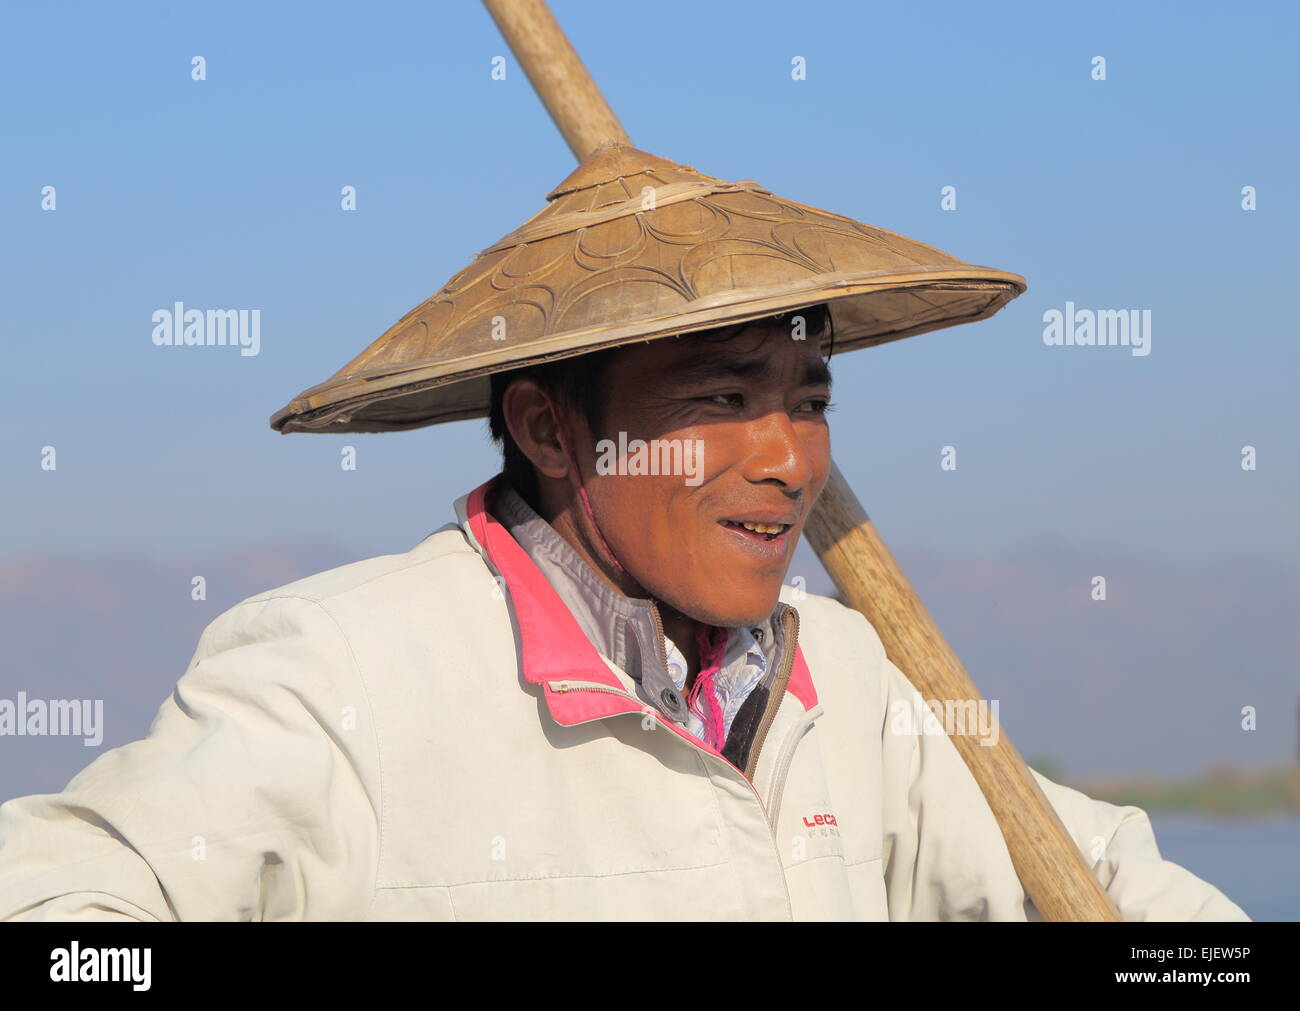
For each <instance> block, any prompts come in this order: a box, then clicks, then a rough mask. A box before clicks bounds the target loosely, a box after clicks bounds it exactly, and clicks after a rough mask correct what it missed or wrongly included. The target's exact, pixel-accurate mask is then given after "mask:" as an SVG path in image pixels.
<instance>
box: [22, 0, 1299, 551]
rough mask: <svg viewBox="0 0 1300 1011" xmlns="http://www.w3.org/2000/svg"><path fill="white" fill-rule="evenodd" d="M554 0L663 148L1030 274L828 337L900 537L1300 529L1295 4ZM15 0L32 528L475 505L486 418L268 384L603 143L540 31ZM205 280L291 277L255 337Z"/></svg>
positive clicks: (168, 529)
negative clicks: (436, 415)
mask: <svg viewBox="0 0 1300 1011" xmlns="http://www.w3.org/2000/svg"><path fill="white" fill-rule="evenodd" d="M1072 6H1074V7H1075V9H1071V7H1072ZM554 10H555V11H556V13H557V16H558V17H559V19H560V20H561V23H562V24H564V25H565V26H566V27H567V29H568V30H569V32H570V34H571V36H572V37H573V39H574V41H575V44H576V45H577V46H578V47H579V50H580V52H581V53H582V54H583V55H584V57H585V59H586V60H587V62H588V64H589V66H590V67H591V69H592V71H593V73H594V74H595V76H596V78H597V80H598V81H599V83H600V84H601V86H602V87H603V89H604V90H605V92H606V94H607V96H608V98H609V100H610V102H611V104H612V105H613V106H614V107H615V109H616V110H617V111H618V112H619V114H620V115H621V117H622V118H623V120H624V123H625V125H626V127H627V129H628V131H629V133H630V134H631V136H632V138H633V140H634V141H635V142H637V143H638V144H639V145H640V146H642V147H643V148H645V149H647V150H650V151H653V152H655V153H658V154H662V155H665V156H668V157H672V158H675V159H678V160H681V161H684V162H686V163H688V164H692V165H694V166H696V167H697V168H699V169H701V170H702V171H705V172H708V173H711V174H715V175H719V176H722V177H724V178H754V179H757V180H758V181H760V182H761V183H763V184H764V185H765V186H768V187H769V188H771V189H772V190H774V191H775V192H777V193H780V194H782V195H784V196H788V197H791V198H793V199H797V200H800V201H803V202H807V203H811V204H814V205H816V206H821V207H825V208H827V209H830V210H834V211H837V212H840V213H844V214H848V215H850V216H854V217H857V218H859V219H861V220H865V221H868V222H871V223H873V224H877V225H881V226H883V227H886V228H890V229H893V230H896V231H900V232H903V233H904V234H907V235H910V236H914V237H916V238H919V239H921V240H922V241H925V242H928V243H931V244H933V245H937V246H939V247H941V248H943V249H946V250H949V251H951V252H953V253H955V254H956V255H959V256H962V257H964V258H966V259H968V260H970V261H972V262H976V263H982V264H988V265H992V266H997V267H1001V268H1004V269H1009V270H1013V271H1017V272H1019V273H1021V274H1023V275H1024V276H1025V277H1026V278H1027V279H1028V281H1029V291H1028V293H1027V294H1025V295H1023V296H1021V298H1019V299H1018V300H1017V301H1015V302H1013V303H1012V304H1011V305H1010V306H1009V307H1008V308H1007V309H1006V310H1004V311H1003V312H1002V313H1001V314H1000V315H999V316H998V317H996V318H995V319H993V320H991V321H988V322H984V323H981V324H976V325H974V326H967V327H959V328H955V329H952V330H948V331H945V332H940V333H936V334H929V335H924V336H922V337H921V338H917V339H910V340H906V341H902V342H900V343H897V344H894V345H891V346H888V347H883V348H879V349H873V350H870V351H869V352H857V353H854V354H852V355H848V356H846V357H845V358H844V359H842V360H840V361H838V362H837V363H835V365H836V372H837V384H836V387H837V399H838V409H837V412H836V414H835V424H836V428H835V433H836V436H837V450H836V456H837V460H838V462H839V464H840V466H841V468H843V469H844V470H845V471H846V472H847V473H848V474H849V476H850V477H851V479H852V480H853V482H854V484H855V486H856V487H857V488H858V490H859V494H860V495H861V497H862V498H863V500H864V503H865V504H866V506H867V508H868V510H869V511H870V512H871V514H872V516H873V517H874V518H875V519H876V520H877V522H878V523H879V525H880V526H881V528H882V530H883V531H884V532H885V534H886V536H887V537H889V538H891V539H899V540H902V541H916V542H921V543H924V544H925V545H926V546H927V547H930V548H939V549H948V550H952V551H969V550H977V551H978V550H994V551H997V550H1005V549H1008V548H1010V547H1013V546H1015V545H1017V544H1020V543H1022V542H1024V541H1025V540H1026V539H1033V538H1037V537H1043V536H1049V537H1062V538H1067V539H1069V540H1071V541H1072V542H1076V543H1080V544H1085V545H1096V546H1098V547H1105V548H1116V549H1121V550H1131V551H1134V552H1143V553H1148V554H1151V555H1154V556H1158V557H1161V558H1164V559H1167V560H1188V561H1199V560H1212V559H1216V558H1224V557H1239V556H1252V557H1284V558H1285V559H1287V560H1288V561H1290V562H1298V561H1300V538H1297V537H1295V535H1294V533H1293V529H1292V527H1293V522H1294V517H1295V515H1296V511H1297V510H1296V506H1297V503H1298V502H1300V477H1298V476H1297V475H1298V473H1300V472H1298V469H1297V459H1298V454H1297V450H1298V448H1300V444H1298V439H1297V429H1298V427H1300V426H1297V424H1296V420H1297V407H1296V402H1295V386H1296V381H1295V377H1296V376H1297V374H1300V350H1297V342H1296V340H1295V336H1296V333H1295V332H1296V323H1295V318H1294V314H1293V312H1292V304H1293V299H1294V286H1295V273H1296V266H1297V255H1296V250H1295V244H1294V243H1295V234H1296V229H1295V225H1296V223H1297V220H1298V218H1297V180H1298V179H1300V176H1298V174H1297V171H1296V170H1297V166H1298V165H1300V159H1297V146H1298V144H1300V142H1298V140H1297V136H1298V133H1297V131H1296V130H1295V129H1294V123H1295V112H1294V109H1295V99H1296V88H1295V82H1294V79H1293V76H1292V74H1291V72H1290V71H1289V70H1287V69H1286V68H1288V67H1289V66H1291V65H1292V63H1293V57H1294V53H1295V51H1296V46H1297V42H1298V41H1300V38H1298V36H1300V32H1298V31H1297V18H1296V14H1295V9H1294V7H1293V6H1292V5H1285V4H1260V5H1252V6H1251V7H1250V8H1233V7H1225V6H1222V5H1209V4H1178V5H1174V4H1143V5H1120V4H1089V5H1087V7H1086V10H1085V9H1084V7H1083V5H1077V6H1076V5H1039V4H995V5H992V6H980V7H978V8H975V7H971V6H969V5H959V4H925V5H908V4H902V5H899V4H885V5H876V4H873V5H866V4H850V3H816V2H810V3H805V4H801V5H798V7H797V8H796V7H791V6H790V5H789V4H778V3H762V2H759V3H745V4H740V3H714V4H709V3H691V4H686V3H675V2H671V0H670V2H665V3H663V4H661V5H660V6H659V7H658V8H657V9H656V10H655V11H654V12H653V13H652V12H647V11H638V12H636V17H635V18H634V19H631V20H629V19H628V17H627V15H626V12H625V10H624V9H623V7H622V5H617V4H602V3H594V2H593V3H578V2H566V0H557V2H556V3H555V4H554ZM2 16H3V19H4V24H3V28H4V31H3V38H4V40H5V42H4V58H3V60H2V61H0V64H2V67H0V75H2V76H3V85H4V87H5V89H6V93H7V94H10V95H11V96H15V97H17V99H18V100H16V101H11V102H9V103H6V107H5V109H4V111H3V113H2V114H0V115H2V116H3V119H2V120H0V129H3V135H4V136H5V137H6V139H7V144H6V148H7V150H6V156H5V158H4V159H3V160H0V190H2V191H3V193H4V199H3V200H2V201H0V215H2V216H3V217H2V221H0V224H2V225H3V233H4V235H5V237H6V240H5V242H4V243H3V251H2V253H0V255H2V256H3V263H2V267H3V276H4V277H5V279H6V281H7V282H8V283H7V285H6V287H7V289H8V292H7V297H6V298H5V299H4V302H3V314H2V316H0V333H2V334H3V341H4V349H5V362H6V368H7V371H8V374H9V378H10V382H9V383H8V384H7V386H8V391H7V394H8V395H7V396H6V397H5V400H4V404H3V406H2V407H0V412H3V420H4V424H3V427H2V429H0V465H2V466H3V471H4V473H5V475H6V479H5V483H6V485H7V486H8V494H7V495H6V499H7V504H8V508H7V510H6V513H7V519H8V522H7V523H6V524H5V527H4V530H3V532H2V533H0V550H3V551H6V552H16V551H22V550H31V549H38V550H50V551H74V552H86V551H100V550H106V549H113V550H143V551H149V552H153V553H156V554H161V555H164V556H166V555H172V554H175V553H177V552H190V551H194V550H196V549H200V548H203V549H206V548H214V547H221V546H224V545H235V544H240V543H244V542H247V541H249V540H252V539H256V538H272V539H273V538H278V537H282V536H287V535H289V534H300V533H303V532H304V531H306V532H313V533H320V534H321V535H324V536H330V537H334V538H341V539H343V540H344V541H346V542H348V543H351V544H355V546H356V548H357V550H358V551H361V552H365V553H370V552H374V551H378V550H394V549H399V548H402V547H404V546H405V545H406V544H407V543H409V542H410V541H412V539H416V538H418V537H419V536H422V535H423V533H424V532H426V531H427V530H428V529H431V528H432V527H433V526H436V525H437V524H438V523H441V522H442V521H443V520H444V518H445V517H446V516H447V514H448V509H447V506H448V504H449V502H450V500H451V499H452V498H454V497H455V496H456V495H457V494H460V493H461V492H463V491H465V490H467V489H468V488H469V487H470V486H472V485H473V484H476V483H478V482H479V481H480V480H481V479H483V478H484V477H486V476H487V475H488V474H489V473H490V471H491V469H492V457H491V453H490V451H489V449H488V447H487V442H486V439H485V436H484V435H483V426H482V424H481V423H480V422H462V423H457V424H453V425H450V426H444V427H439V428H435V429H432V430H426V431H421V432H416V433H406V434H403V435H400V436H396V435H390V436H355V437H351V438H350V439H349V437H345V436H315V435H312V436H308V435H294V436H278V435H275V434H273V433H272V432H271V431H270V430H269V428H268V427H267V418H268V417H269V415H270V414H271V413H272V412H273V411H275V410H276V409H277V408H279V407H280V406H281V405H282V404H283V403H285V402H286V401H287V400H288V399H289V398H290V397H291V396H293V395H294V394H296V393H297V392H299V391H300V390H302V389H304V388H305V387H307V386H309V385H312V384H313V383H315V382H317V381H319V380H321V379H323V378H325V377H326V376H328V375H329V374H330V373H332V372H333V371H334V370H335V369H337V368H338V367H339V366H341V365H342V364H343V363H344V362H345V361H347V360H348V359H350V358H351V357H352V356H353V355H354V354H355V353H356V352H357V351H359V350H360V349H361V348H362V347H364V346H365V345H366V344H368V343H369V342H370V341H371V340H372V339H373V338H374V337H375V336H377V335H378V334H379V333H380V332H382V331H383V330H384V329H385V328H386V327H387V326H388V325H389V324H390V323H392V322H393V321H394V320H396V319H397V318H398V317H399V316H401V315H402V314H404V313H405V312H406V311H407V310H408V309H409V308H411V307H412V306H414V305H415V304H416V303H418V302H420V301H421V300H423V299H424V298H425V297H427V296H428V295H430V294H432V293H433V292H434V291H435V290H436V289H437V288H438V287H440V286H441V284H442V283H443V282H444V281H445V280H446V279H447V278H448V277H449V276H450V275H451V274H452V273H454V272H455V271H456V270H458V269H459V268H460V267H461V266H463V265H464V264H465V263H466V262H468V260H469V259H470V258H471V256H472V255H473V254H474V253H475V252H476V251H478V250H479V249H482V248H484V247H486V246H487V245H489V244H491V243H492V242H493V241H495V240H496V239H497V238H499V237H500V236H501V235H503V234H504V233H505V232H507V231H509V230H510V229H511V228H512V227H514V225H516V224H517V223H519V222H520V221H522V220H523V219H525V218H527V217H528V216H530V215H531V214H532V213H534V212H535V211H536V210H537V209H538V208H539V207H540V206H541V205H542V200H543V196H544V194H545V192H546V191H547V190H548V189H549V188H550V187H551V186H553V185H554V184H555V183H556V182H558V181H559V180H560V179H562V178H563V177H564V176H565V175H566V174H567V173H568V172H569V171H570V170H571V168H572V159H571V156H570V154H569V152H568V150H567V148H566V147H565V146H564V144H563V142H562V141H561V140H560V138H559V136H558V134H557V132H556V131H555V129H554V128H553V127H552V125H551V124H550V122H549V120H547V118H546V117H545V114H544V113H543V111H542V109H541V106H540V104H539V103H538V102H537V100H536V98H535V96H534V95H533V94H532V92H531V90H530V88H529V86H528V84H527V82H526V81H525V79H524V77H523V75H522V73H521V72H520V71H519V69H518V68H517V67H515V66H513V64H512V65H510V67H509V70H508V73H507V79H506V80H505V81H493V80H492V79H491V77H490V74H489V70H490V61H491V59H492V57H493V56H495V55H498V54H503V53H505V51H506V50H505V48H504V44H503V43H502V41H501V39H500V37H499V36H498V34H497V32H496V29H495V27H494V26H493V25H492V23H491V21H490V20H489V18H488V17H487V15H486V14H485V13H484V12H483V10H482V9H481V8H480V7H479V5H477V4H474V3H458V4H428V3H386V4H377V5H374V6H370V7H366V8H364V9H362V8H357V7H356V6H355V5H344V4H309V5H308V4H282V5H264V4H241V3H220V4H185V5H181V4H176V5H163V4H149V3H136V4H126V5H111V6H110V5H100V4H52V5H48V4H21V3H20V4H10V5H8V6H7V7H6V8H5V11H4V14H3V15H2ZM194 55H202V56H203V57H204V58H205V59H206V61H207V79H206V80H205V81H200V82H196V81H193V80H191V78H190V60H191V57H192V56H194ZM794 55H799V56H803V57H805V59H806V60H807V64H808V74H807V80H805V81H797V82H796V81H793V80H791V77H790V72H789V68H790V60H791V57H792V56H794ZM1095 55H1104V56H1105V57H1106V60H1107V80H1105V81H1102V82H1099V81H1093V80H1091V79H1090V60H1091V59H1092V57H1093V56H1095ZM46 185H54V186H56V187H57V194H58V209H57V211H54V212H43V211H42V210H41V209H40V204H39V201H40V193H41V188H42V187H43V186H46ZM344 185H353V186H356V187H357V189H358V210H357V211H355V212H351V213H348V212H343V211H341V210H340V209H339V190H340V188H341V187H342V186H344ZM945 185H952V186H955V187H957V192H958V209H957V210H956V211H949V212H945V211H942V210H940V207H939V190H940V188H941V187H942V186H945ZM1243 185H1253V186H1255V187H1257V189H1258V194H1259V196H1258V201H1259V209H1258V210H1256V211H1254V212H1244V211H1242V210H1241V209H1240V208H1239V201H1240V196H1239V192H1240V189H1241V187H1242V186H1243ZM177 299H180V300H183V301H185V302H186V303H187V304H188V305H190V306H198V307H211V306H222V307H257V308H260V309H261V310H262V321H263V327H262V352H261V354H260V355H258V356H256V357H240V356H238V355H237V354H235V353H232V352H230V351H227V350H225V349H215V348H200V349H188V348H187V349H175V348H158V347H155V346H153V345H152V343H151V342H150V339H149V335H150V332H151V326H152V325H151V323H150V315H151V313H152V312H153V310H154V309H156V308H159V307H163V306H169V305H170V304H171V303H172V302H173V301H175V300H177ZM1067 299H1068V300H1072V301H1074V302H1075V303H1076V305H1077V306H1079V307H1094V308H1103V307H1104V308H1131V307H1140V308H1149V309H1151V310H1152V313H1153V340H1152V353H1151V354H1150V355H1149V356H1147V357H1145V358H1143V357H1133V356H1131V355H1129V354H1128V353H1127V351H1125V350H1123V349H1118V348H1107V349H1089V348H1048V347H1045V346H1044V345H1043V342H1042V339H1041V334H1042V329H1043V324H1042V314H1043V312H1044V311H1045V310H1047V309H1051V308H1061V307H1063V305H1064V303H1065V301H1066V300H1067ZM349 441H351V442H352V443H355V444H357V445H358V448H359V450H360V454H361V455H360V460H359V466H358V470H357V471H356V472H354V473H345V472H342V471H341V470H340V468H339V466H338V459H339V446H340V445H342V444H344V443H345V442H349ZM1247 444H1249V445H1254V446H1256V447H1257V450H1258V456H1259V469H1258V470H1257V471H1255V472H1253V473H1248V472H1243V471H1242V470H1241V468H1240V465H1239V459H1240V450H1241V447H1242V446H1243V445H1247ZM44 445H54V446H55V447H56V449H57V451H58V453H59V457H58V462H59V469H58V471H57V473H54V474H51V473H48V472H43V471H41V470H40V467H39V453H40V447H41V446H44ZM944 445H953V446H955V447H956V448H957V451H958V469H957V470H956V471H954V472H943V471H941V470H940V468H939V452H940V449H941V447H942V446H944ZM376 514H378V515H382V516H383V522H382V523H375V522H374V521H373V519H372V518H373V517H374V516H375V515H376Z"/></svg>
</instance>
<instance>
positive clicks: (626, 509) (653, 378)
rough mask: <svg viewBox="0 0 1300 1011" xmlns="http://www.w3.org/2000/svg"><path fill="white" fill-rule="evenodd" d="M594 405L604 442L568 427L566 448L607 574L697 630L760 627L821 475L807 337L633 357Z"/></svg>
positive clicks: (825, 386)
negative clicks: (700, 625)
mask: <svg viewBox="0 0 1300 1011" xmlns="http://www.w3.org/2000/svg"><path fill="white" fill-rule="evenodd" d="M601 394H602V398H603V401H604V405H605V409H604V416H603V428H602V432H601V433H600V434H601V436H603V437H604V438H603V440H601V439H596V438H595V437H593V436H592V435H591V433H589V432H587V431H586V429H585V426H581V425H580V426H579V429H580V431H579V432H578V433H577V446H576V447H575V448H576V451H577V452H578V453H579V455H580V458H581V459H582V460H583V465H582V468H581V469H582V477H583V481H584V482H585V484H586V487H587V490H588V495H589V497H590V501H591V504H592V508H593V510H594V512H595V515H596V517H597V519H598V521H599V523H600V527H601V530H602V531H603V533H604V536H605V539H606V540H607V541H608V543H609V545H610V547H611V548H612V549H613V551H614V553H615V554H616V555H617V556H618V559H619V561H620V562H621V563H622V564H623V566H624V567H625V568H626V569H627V570H628V573H629V574H630V575H631V576H632V577H633V578H634V579H635V580H636V581H637V582H638V583H640V584H641V586H643V587H645V589H646V590H647V591H649V592H650V593H651V594H652V595H653V596H655V597H656V598H658V599H660V600H662V601H664V602H665V603H667V604H668V605H669V606H671V607H673V608H675V609H676V610H678V611H680V612H681V613H682V614H685V615H687V616H688V617H691V618H694V619H695V620H697V621H702V622H707V623H708V624H712V625H723V626H737V625H752V624H756V623H758V622H761V621H762V620H763V619H765V618H766V617H767V616H768V615H769V614H770V613H771V611H772V609H773V608H774V607H775V606H776V601H777V597H778V595H779V593H780V590H781V583H782V581H783V580H784V578H785V574H786V571H787V569H788V568H789V566H790V560H791V558H792V557H793V555H794V549H795V546H796V544H797V543H798V541H799V536H800V533H801V532H802V530H803V524H804V521H805V519H806V518H807V516H808V512H809V510H810V509H811V508H812V505H813V502H814V501H815V500H816V498H817V496H818V494H819V493H820V492H821V490H822V486H823V485H824V484H825V483H826V478H827V474H828V472H829V469H830V430H829V427H828V426H827V422H826V417H825V409H826V405H827V403H828V401H829V397H830V376H829V373H828V372H827V370H826V367H825V365H824V364H823V362H822V359H821V356H820V353H819V347H818V341H817V339H816V337H815V335H810V336H809V338H808V339H804V340H795V339H793V338H792V336H791V333H790V330H789V328H788V327H787V326H786V325H785V324H783V323H781V324H772V323H768V322H764V323H760V324H756V325H754V326H752V327H749V328H747V329H745V330H744V331H742V332H741V333H739V334H737V335H736V336H735V337H733V338H731V339H730V340H727V341H722V342H719V341H708V340H701V339H698V338H692V337H689V336H687V337H683V338H678V339H674V338H666V339H662V340H658V341H654V342H651V343H649V344H645V345H636V346H634V347H632V348H628V349H625V350H624V351H623V352H622V353H621V354H618V355H615V356H614V357H613V359H612V361H611V363H610V365H609V366H608V368H607V370H606V372H605V375H604V383H603V389H602V391H601ZM634 440H641V441H642V442H643V443H645V447H644V448H643V449H642V448H641V447H640V444H639V443H637V442H635V441H634ZM638 471H640V472H638ZM655 471H658V473H655ZM664 471H672V472H669V473H665V472H664ZM756 526H757V527H760V528H761V529H759V530H755V529H752V528H753V527H756Z"/></svg>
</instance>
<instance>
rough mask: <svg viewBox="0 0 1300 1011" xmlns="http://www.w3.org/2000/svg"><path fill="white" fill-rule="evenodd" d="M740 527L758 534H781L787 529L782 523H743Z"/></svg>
mask: <svg viewBox="0 0 1300 1011" xmlns="http://www.w3.org/2000/svg"><path fill="white" fill-rule="evenodd" d="M740 525H741V526H742V527H744V528H745V529H746V530H752V531H754V532H755V533H757V534H779V533H780V532H781V531H782V530H784V529H785V525H784V524H782V523H777V524H771V523H745V522H743V521H742V522H741V524H740Z"/></svg>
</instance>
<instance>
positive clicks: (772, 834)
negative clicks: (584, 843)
mask: <svg viewBox="0 0 1300 1011" xmlns="http://www.w3.org/2000/svg"><path fill="white" fill-rule="evenodd" d="M787 680H788V678H787ZM548 685H549V686H550V688H551V690H552V691H555V692H604V693H606V694H608V695H621V696H622V697H623V698H625V699H627V700H628V701H630V702H635V703H636V706H637V712H641V713H645V714H647V715H650V716H653V717H654V718H655V722H656V723H662V724H663V725H664V727H665V728H666V727H668V726H669V724H668V722H667V721H666V720H665V719H664V718H663V714H661V713H658V712H655V711H653V710H647V709H646V708H645V707H644V705H645V704H644V703H643V702H642V701H641V700H640V699H639V698H637V697H636V696H635V695H631V694H629V693H627V692H625V691H623V690H622V689H621V688H611V687H610V686H609V685H602V684H598V683H597V682H595V681H550V682H548ZM611 715H614V716H623V715H627V714H625V713H613V714H611ZM608 718H609V717H607V716H595V717H592V718H591V719H590V720H582V721H580V723H595V722H596V721H597V720H604V719H608ZM578 725H579V724H573V726H578ZM673 736H674V737H678V738H680V740H681V741H682V743H683V744H685V745H687V746H688V747H691V748H694V749H695V750H696V751H698V752H699V753H700V754H701V755H703V756H704V757H705V758H712V759H717V760H718V761H720V762H722V764H723V765H725V766H726V767H727V768H728V769H734V770H735V771H736V772H740V770H739V769H737V768H736V767H735V766H734V765H732V764H731V763H730V762H728V761H727V760H726V759H725V758H720V757H719V756H718V755H715V754H713V752H711V751H705V750H704V749H703V748H701V747H700V746H699V745H698V744H695V743H693V742H691V741H690V740H688V739H687V738H685V737H681V735H680V734H674V735H673ZM801 736H802V735H801ZM740 775H741V778H742V779H744V781H745V785H746V786H748V787H749V792H750V793H752V794H753V795H754V799H755V800H756V801H758V806H759V809H760V810H762V812H763V820H764V821H766V822H767V841H768V842H769V843H770V844H771V846H772V853H773V854H774V855H775V857H776V866H777V867H778V868H780V870H781V888H782V891H783V893H784V895H785V909H786V915H787V916H790V917H791V918H792V919H793V917H794V911H793V907H792V906H791V905H790V888H789V885H787V884H786V881H785V864H784V863H783V862H782V860H781V847H780V846H779V845H778V844H777V841H776V826H775V824H774V823H773V822H772V820H771V819H770V817H769V816H768V813H767V806H766V805H765V804H764V803H763V798H762V797H761V796H759V793H758V790H757V789H756V788H755V787H754V784H753V783H752V782H750V780H749V777H748V776H746V775H745V774H744V773H743V772H741V773H740Z"/></svg>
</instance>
